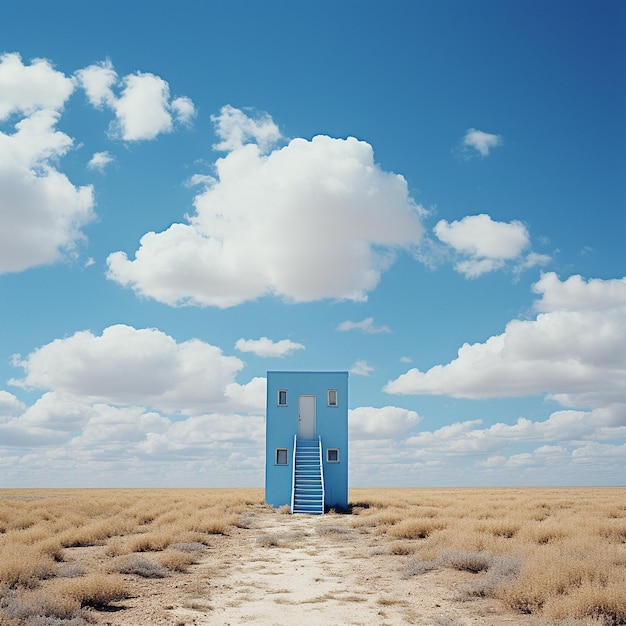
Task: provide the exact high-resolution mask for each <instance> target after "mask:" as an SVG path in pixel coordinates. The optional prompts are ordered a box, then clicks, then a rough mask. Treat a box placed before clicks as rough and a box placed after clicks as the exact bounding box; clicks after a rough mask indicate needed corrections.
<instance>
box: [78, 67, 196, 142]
mask: <svg viewBox="0 0 626 626" xmlns="http://www.w3.org/2000/svg"><path fill="white" fill-rule="evenodd" d="M76 80H77V82H78V83H79V84H80V85H81V86H82V87H83V89H84V90H85V92H86V94H87V98H88V100H89V102H90V103H91V104H92V105H93V106H95V107H97V108H102V107H104V106H107V107H109V108H110V109H112V110H113V112H114V113H115V117H116V121H115V123H114V124H113V126H112V129H111V130H112V135H113V136H114V137H119V138H121V139H123V140H124V141H140V140H147V139H154V138H155V137H157V135H159V134H161V133H169V132H171V131H172V130H173V127H174V118H175V119H176V120H177V121H179V122H181V123H183V124H185V125H188V124H189V123H190V121H191V120H192V119H193V117H194V116H195V107H194V105H193V102H192V101H191V100H190V99H189V98H188V97H186V96H182V97H178V98H175V99H174V100H171V99H170V88H169V84H168V83H167V82H166V81H165V80H163V79H162V78H161V77H159V76H155V75H154V74H150V73H143V72H136V73H134V74H128V75H127V76H125V77H124V78H122V79H120V78H119V77H118V75H117V72H115V70H114V69H113V64H112V63H111V61H110V60H106V61H103V62H102V63H99V64H95V65H90V66H89V67H86V68H84V69H82V70H79V71H77V72H76ZM114 88H117V89H118V90H120V95H119V96H117V95H116V94H115V91H114Z"/></svg>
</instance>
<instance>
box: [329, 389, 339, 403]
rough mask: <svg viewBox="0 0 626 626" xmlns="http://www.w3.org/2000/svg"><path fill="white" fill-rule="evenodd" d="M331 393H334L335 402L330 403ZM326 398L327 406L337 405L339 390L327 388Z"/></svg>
mask: <svg viewBox="0 0 626 626" xmlns="http://www.w3.org/2000/svg"><path fill="white" fill-rule="evenodd" d="M331 394H334V396H335V402H334V403H332V402H331ZM327 400H328V406H332V407H336V406H338V405H339V392H338V391H337V390H336V389H329V390H328V395H327Z"/></svg>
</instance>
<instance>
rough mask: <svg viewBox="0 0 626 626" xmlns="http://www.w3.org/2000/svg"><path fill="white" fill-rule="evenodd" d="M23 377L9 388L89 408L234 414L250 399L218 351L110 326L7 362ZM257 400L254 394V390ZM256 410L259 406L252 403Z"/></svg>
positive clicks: (229, 360) (234, 363) (234, 366)
mask: <svg viewBox="0 0 626 626" xmlns="http://www.w3.org/2000/svg"><path fill="white" fill-rule="evenodd" d="M15 365H19V366H21V367H22V368H23V369H24V371H25V376H24V378H23V379H20V380H13V381H11V384H15V385H20V386H22V387H26V388H37V389H49V390H54V391H55V392H58V393H64V394H71V395H73V396H77V397H81V398H83V399H84V400H85V401H89V402H104V403H110V404H120V405H124V404H126V405H129V404H137V405H143V406H151V407H154V408H156V409H158V410H163V411H170V412H181V413H184V414H193V413H200V412H206V411H211V410H240V409H241V408H242V404H243V400H244V399H246V398H247V399H248V400H250V399H252V396H251V395H250V393H247V392H246V389H245V385H244V386H242V385H239V384H238V383H237V382H236V381H235V375H236V374H237V372H238V371H239V370H240V369H241V368H242V367H243V363H242V362H241V361H240V360H239V359H238V358H236V357H231V356H225V355H224V354H222V351H221V350H220V348H217V347H215V346H212V345H210V344H207V343H205V342H203V341H200V340H197V339H193V340H189V341H185V342H182V343H177V342H176V341H175V340H174V339H172V337H170V336H169V335H166V334H165V333H163V332H161V331H159V330H157V329H154V328H145V329H139V330H137V329H135V328H133V327H131V326H125V325H121V324H120V325H116V326H109V327H108V328H105V329H104V331H103V332H102V335H100V336H96V335H94V334H93V333H91V332H90V331H81V332H77V333H75V334H74V335H72V336H70V337H67V338H65V339H56V340H55V341H53V342H51V343H49V344H46V345H44V346H42V347H41V348H38V349H37V350H35V351H34V352H33V353H31V354H30V355H28V357H26V358H25V359H20V358H19V356H18V357H16V358H15ZM254 390H255V391H256V393H257V395H258V392H259V390H260V387H259V385H258V384H257V385H256V386H255V387H254ZM255 403H256V406H255V407H248V409H251V408H252V409H256V408H258V406H259V405H260V406H263V399H259V398H255ZM234 405H235V406H236V408H234Z"/></svg>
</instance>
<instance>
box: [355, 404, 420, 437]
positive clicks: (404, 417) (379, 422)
mask: <svg viewBox="0 0 626 626" xmlns="http://www.w3.org/2000/svg"><path fill="white" fill-rule="evenodd" d="M421 421H422V418H421V417H420V416H419V415H418V414H417V413H416V412H415V411H409V410H407V409H402V408H400V407H397V406H385V407H382V408H374V407H371V406H363V407H359V408H357V409H352V410H351V411H350V412H349V418H348V423H349V424H350V439H351V440H352V439H395V438H397V437H400V436H401V435H404V434H405V433H406V431H407V430H409V429H411V428H413V427H414V426H416V425H417V424H419V422H421Z"/></svg>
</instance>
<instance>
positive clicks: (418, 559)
mask: <svg viewBox="0 0 626 626" xmlns="http://www.w3.org/2000/svg"><path fill="white" fill-rule="evenodd" d="M350 495H351V499H352V500H353V501H354V502H356V503H358V515H357V516H356V517H354V519H353V520H352V525H353V527H355V528H357V529H359V530H361V532H374V533H378V534H380V533H383V534H384V535H385V536H386V537H388V538H389V539H390V540H391V541H393V543H391V544H390V545H391V549H390V552H391V553H392V554H413V555H414V556H413V560H412V561H410V562H409V565H408V566H406V567H405V570H404V572H405V576H406V575H408V576H411V575H416V574H420V573H424V572H426V571H431V570H432V568H434V567H454V568H456V569H465V570H467V571H474V572H480V573H477V574H476V576H477V578H476V579H475V580H476V584H475V585H474V586H473V588H472V592H471V593H472V594H473V595H490V596H493V597H497V598H499V599H500V600H502V601H503V602H504V603H505V604H506V605H507V606H509V607H510V608H511V609H514V610H516V611H519V612H521V613H531V614H534V615H537V616H540V617H542V618H546V619H553V620H557V619H562V620H565V619H581V620H582V619H589V618H591V619H593V618H595V619H598V620H599V623H601V624H607V625H608V624H611V625H614V624H626V488H622V487H616V488H608V487H607V488H525V489H524V488H519V489H517V488H501V489H485V488H476V489H370V488H363V489H352V490H351V493H350ZM402 539H404V540H406V544H407V548H406V550H403V548H402V542H401V541H399V540H402Z"/></svg>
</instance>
